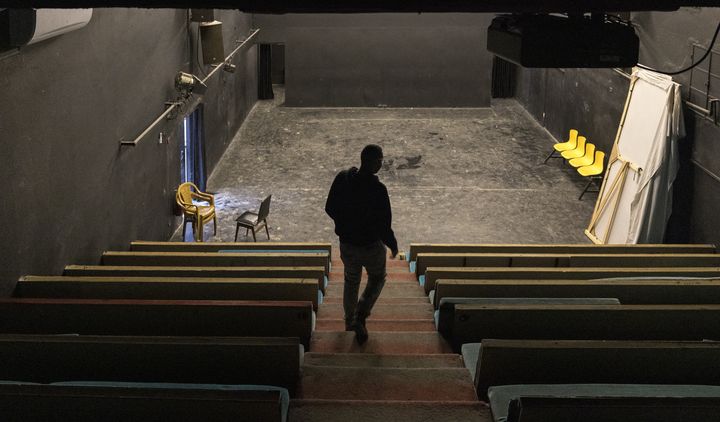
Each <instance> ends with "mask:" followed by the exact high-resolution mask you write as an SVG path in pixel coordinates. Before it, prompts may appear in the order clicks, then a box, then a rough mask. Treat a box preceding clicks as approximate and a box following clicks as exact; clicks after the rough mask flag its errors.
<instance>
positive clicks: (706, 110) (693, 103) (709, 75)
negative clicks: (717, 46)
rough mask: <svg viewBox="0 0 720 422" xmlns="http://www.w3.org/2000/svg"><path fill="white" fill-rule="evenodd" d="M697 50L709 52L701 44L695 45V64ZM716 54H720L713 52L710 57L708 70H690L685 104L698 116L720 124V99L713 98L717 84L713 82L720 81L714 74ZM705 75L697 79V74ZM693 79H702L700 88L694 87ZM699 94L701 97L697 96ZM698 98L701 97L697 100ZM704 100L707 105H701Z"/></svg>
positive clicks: (692, 59) (692, 58) (691, 61)
mask: <svg viewBox="0 0 720 422" xmlns="http://www.w3.org/2000/svg"><path fill="white" fill-rule="evenodd" d="M697 50H701V51H702V52H703V54H704V52H707V48H706V47H704V46H702V45H700V44H697V43H695V44H693V46H692V54H691V55H690V63H695V53H696V51H697ZM716 54H720V52H719V51H715V50H711V51H710V55H709V56H708V61H707V69H704V68H702V67H700V66H696V67H693V68H692V69H691V70H690V81H689V83H688V95H687V98H686V99H685V104H687V106H688V107H689V108H690V109H691V110H692V111H694V112H696V113H697V114H699V115H701V116H703V117H705V118H706V119H708V120H711V121H712V122H713V123H714V124H716V125H717V124H718V102H720V99H718V98H716V97H715V96H713V95H712V94H713V89H714V88H715V85H716V84H713V83H712V82H713V80H718V79H720V75H718V74H717V73H714V72H713V58H714V56H715V55H716ZM696 72H697V73H700V74H704V75H705V76H704V77H702V76H701V77H700V78H697V77H696V76H695V74H696ZM693 79H700V81H699V82H700V83H699V84H698V85H699V87H698V86H695V85H693ZM716 82H717V81H716ZM695 94H699V95H695ZM696 97H700V98H697V99H696ZM703 99H704V102H705V104H704V105H702V103H699V102H698V100H700V101H702V100H703Z"/></svg>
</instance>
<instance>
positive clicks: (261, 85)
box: [258, 44, 274, 100]
mask: <svg viewBox="0 0 720 422" xmlns="http://www.w3.org/2000/svg"><path fill="white" fill-rule="evenodd" d="M258 47H259V49H258V99H259V100H271V99H273V98H274V97H273V90H272V74H271V66H270V63H271V58H272V45H270V44H259V45H258Z"/></svg>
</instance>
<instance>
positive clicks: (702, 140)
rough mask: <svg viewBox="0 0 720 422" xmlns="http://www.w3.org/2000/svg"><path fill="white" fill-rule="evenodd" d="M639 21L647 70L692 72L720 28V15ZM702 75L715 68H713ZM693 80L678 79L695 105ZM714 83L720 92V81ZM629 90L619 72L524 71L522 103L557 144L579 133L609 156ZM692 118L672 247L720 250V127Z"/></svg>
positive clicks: (645, 16) (650, 15)
mask: <svg viewBox="0 0 720 422" xmlns="http://www.w3.org/2000/svg"><path fill="white" fill-rule="evenodd" d="M632 20H633V22H634V23H635V24H636V32H637V33H638V36H639V37H640V63H642V64H644V65H646V66H650V67H653V68H657V69H660V70H676V69H681V68H684V67H686V66H688V65H690V63H691V60H690V55H691V49H692V44H693V43H696V42H697V43H700V44H702V45H704V46H707V45H708V43H709V41H710V39H711V38H712V35H713V31H714V30H715V27H716V26H717V23H718V21H720V8H682V9H680V10H678V11H675V12H646V13H633V15H632ZM716 49H718V46H716ZM697 58H698V55H697V53H696V59H697ZM714 62H715V65H714V66H713V73H716V74H717V73H720V60H717V56H716V60H714ZM701 68H705V69H707V62H706V63H705V64H704V65H702V66H701ZM700 77H701V74H700V73H698V72H695V73H694V75H693V79H694V82H693V86H696V87H697V86H699V85H701V84H702V83H699V81H698V78H700ZM689 78H690V72H685V73H683V74H681V75H678V76H674V79H675V80H676V81H678V82H679V83H681V84H682V85H683V93H684V95H683V98H687V94H688V84H689ZM712 83H713V84H715V85H716V86H720V80H718V79H714V80H713V81H712ZM628 86H629V80H628V79H627V78H626V77H624V76H622V75H621V74H619V73H618V72H616V71H614V70H611V69H599V70H593V69H521V70H520V72H519V74H518V90H517V99H518V101H520V102H521V103H522V104H523V105H524V106H525V108H526V109H527V110H528V111H529V112H530V114H532V115H533V116H534V117H535V118H536V119H537V120H538V121H539V122H540V123H541V124H542V125H544V126H545V127H546V128H547V129H548V130H549V131H550V133H552V134H553V135H554V136H555V137H556V138H558V139H565V138H566V137H567V133H568V130H569V129H570V128H576V129H578V130H580V131H581V133H586V134H587V137H588V140H591V141H592V142H594V143H596V144H597V145H598V147H599V148H601V149H604V150H605V151H608V152H609V151H610V149H611V147H612V144H613V142H614V141H615V136H616V134H617V128H618V123H619V121H620V116H621V114H622V110H623V107H624V104H625V98H626V97H627V90H628ZM715 94H717V93H715ZM694 102H699V103H700V105H701V106H703V107H704V106H705V103H704V97H702V98H700V97H697V95H696V97H695V99H694ZM684 113H685V121H686V129H687V137H686V138H685V139H683V140H681V141H680V160H681V161H680V172H679V175H678V179H677V180H676V182H675V190H674V193H675V196H674V203H673V215H672V216H671V219H670V222H669V224H668V230H667V233H666V242H681V243H682V242H693V243H715V244H717V245H720V215H719V214H718V213H717V211H716V207H717V204H720V145H719V144H718V139H720V128H719V127H718V125H717V124H715V123H714V122H713V121H712V120H711V119H708V118H707V117H705V116H703V115H701V114H699V113H697V112H695V111H693V110H692V109H690V108H689V107H688V106H685V107H684ZM549 148H550V146H549V145H548V149H549ZM556 164H557V163H556Z"/></svg>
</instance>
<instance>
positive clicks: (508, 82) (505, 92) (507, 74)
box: [492, 56, 517, 98]
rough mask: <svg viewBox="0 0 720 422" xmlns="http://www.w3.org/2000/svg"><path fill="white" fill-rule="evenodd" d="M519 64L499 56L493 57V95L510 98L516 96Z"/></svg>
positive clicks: (494, 96)
mask: <svg viewBox="0 0 720 422" xmlns="http://www.w3.org/2000/svg"><path fill="white" fill-rule="evenodd" d="M516 75H517V66H515V64H513V63H510V62H509V61H507V60H503V59H501V58H500V57H498V56H494V57H493V68H492V97H493V98H509V97H514V96H515V81H516Z"/></svg>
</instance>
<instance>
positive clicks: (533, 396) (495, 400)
mask: <svg viewBox="0 0 720 422" xmlns="http://www.w3.org/2000/svg"><path fill="white" fill-rule="evenodd" d="M489 395H490V408H491V411H492V415H493V420H494V421H495V422H547V421H558V422H559V421H583V422H607V421H634V422H676V421H693V422H714V421H717V419H718V414H720V387H718V386H708V385H662V384H661V385H654V384H650V385H647V384H645V385H641V384H571V385H557V384H549V385H548V384H541V385H504V386H499V387H491V388H490V394H489Z"/></svg>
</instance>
